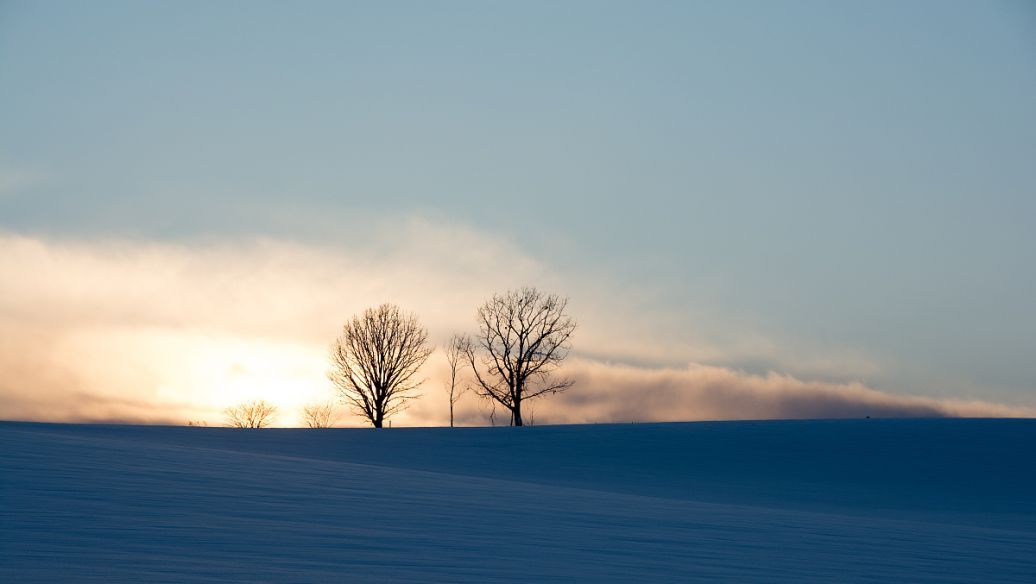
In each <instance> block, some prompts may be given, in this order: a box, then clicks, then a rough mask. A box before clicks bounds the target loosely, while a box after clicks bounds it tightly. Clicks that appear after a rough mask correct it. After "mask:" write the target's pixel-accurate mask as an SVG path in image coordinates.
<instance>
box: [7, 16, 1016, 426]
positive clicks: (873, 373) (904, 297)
mask: <svg viewBox="0 0 1036 584" xmlns="http://www.w3.org/2000/svg"><path fill="white" fill-rule="evenodd" d="M396 223H402V224H404V225H408V226H410V228H409V229H410V231H407V232H406V233H405V234H404V235H403V236H401V237H402V238H404V239H406V238H409V239H413V238H418V239H421V240H426V239H436V238H440V239H441V238H449V237H453V235H451V234H454V233H457V232H460V233H464V234H469V235H470V238H469V239H464V237H468V236H467V235H466V236H464V237H462V238H461V240H460V241H461V244H460V245H469V244H471V242H472V241H475V242H478V243H477V246H483V245H485V246H489V247H492V246H500V249H505V250H508V251H507V253H506V254H503V255H502V256H500V257H499V263H498V264H497V265H495V266H494V267H493V268H492V269H493V270H494V274H495V273H502V274H507V273H508V272H509V270H510V266H508V265H506V263H504V262H506V261H507V259H508V258H512V259H513V258H514V257H519V258H522V259H521V261H528V262H531V263H532V264H534V265H535V266H537V267H536V269H535V270H532V271H531V272H530V271H529V270H528V269H526V268H522V269H520V270H519V269H515V270H514V271H513V273H514V274H520V275H522V276H527V275H530V274H532V275H534V276H535V274H550V276H544V278H543V281H533V282H529V283H532V284H538V285H541V286H542V285H549V286H548V287H556V288H559V291H560V292H563V293H568V294H571V295H572V296H573V302H572V306H573V309H574V311H575V313H576V316H577V317H578V318H579V319H580V321H581V323H582V324H583V325H584V327H583V330H584V331H587V332H586V335H585V336H584V337H583V339H584V341H585V340H586V339H587V338H588V337H589V336H590V335H594V334H596V335H597V336H598V337H602V336H605V335H608V336H610V337H615V336H617V335H623V334H624V333H623V331H624V330H632V329H635V330H636V334H635V335H634V337H635V338H634V340H633V341H631V342H630V344H629V345H622V344H621V343H619V342H618V341H615V339H614V338H612V339H611V342H610V343H606V342H604V341H601V340H598V341H596V342H583V344H582V347H580V344H579V342H578V341H579V339H578V338H577V352H576V354H577V357H580V358H587V359H595V358H596V359H600V360H604V361H607V362H609V363H617V364H627V365H635V366H642V367H670V368H672V367H676V368H679V367H683V366H686V365H687V364H689V363H696V364H704V365H708V366H716V367H724V368H729V369H731V370H734V371H740V372H743V373H746V374H760V375H765V374H767V372H770V371H774V372H778V373H781V374H788V375H794V376H797V377H800V378H804V379H810V380H818V381H823V382H831V383H850V382H859V383H862V384H865V385H866V386H868V387H873V388H878V389H881V390H883V391H887V392H891V393H893V394H904V395H905V394H911V395H919V396H929V397H935V398H959V399H981V400H987V401H992V402H997V403H1003V404H1013V405H1019V406H1026V407H1036V368H1034V367H1033V366H1032V361H1033V357H1034V356H1036V304H1034V299H1036V8H1034V5H1033V4H1032V3H1029V2H1022V1H1019V2H993V1H990V2H972V1H963V2H953V1H944V0H939V1H931V2H926V1H910V2H891V1H889V2H883V1H858V2H829V1H823V2H820V1H818V2H802V1H793V2H701V3H697V2H672V3H669V2H599V1H592V2H544V3H537V2H511V3H503V2H446V3H431V2H377V3H374V2H371V3H364V4H360V3H344V2H329V3H322V2H299V3H284V2H270V3H266V2H251V1H250V2H187V1H178V2H164V3H152V2H141V1H133V2H108V1H104V2H101V1H98V2H11V1H0V234H7V235H8V236H9V237H21V238H31V239H32V240H34V241H40V242H44V243H43V244H44V245H79V246H91V245H101V244H100V243H98V242H112V241H116V242H123V243H124V244H125V243H126V242H131V243H132V242H136V243H139V244H140V245H155V246H159V248H157V249H167V248H162V247H161V246H173V247H174V248H175V249H181V248H182V249H188V250H190V249H198V248H199V246H201V247H202V248H204V246H207V245H216V246H220V245H229V246H234V245H239V244H240V245H243V246H247V245H248V244H247V243H242V242H250V241H255V240H256V238H266V239H269V240H274V241H277V242H282V243H284V242H290V243H292V244H295V245H298V246H302V247H304V248H307V249H308V248H314V249H321V250H331V252H332V253H335V252H340V253H341V254H343V255H346V256H348V255H349V254H350V253H352V251H353V250H356V249H361V248H362V249H363V250H364V251H363V254H364V255H363V257H364V258H366V259H365V261H367V262H369V263H372V264H379V263H382V262H380V258H381V256H379V253H384V254H386V255H387V256H392V258H395V257H396V255H398V254H399V253H400V251H399V250H400V248H398V247H395V244H392V243H386V242H391V241H393V240H394V238H393V236H392V234H393V232H394V230H393V226H394V225H395V224H396ZM414 225H418V227H416V228H414V227H413V226H414ZM415 229H416V231H417V234H416V235H415V231H414V230H415ZM428 230H430V231H428ZM12 241H13V240H12ZM451 241H452V240H451ZM372 242H376V243H372ZM8 243H10V241H9V242H8ZM11 245H14V244H11ZM430 245H431V246H432V247H433V248H435V249H437V250H442V254H443V255H449V254H451V253H453V252H451V248H450V247H449V246H448V245H446V246H443V245H441V244H440V243H434V244H430ZM176 246H181V247H176ZM205 249H209V248H205ZM406 249H410V248H406ZM494 249H496V248H494ZM379 250H380V251H379ZM464 251H465V253H466V252H468V251H470V250H464ZM206 253H207V252H206ZM76 257H78V256H76ZM163 257H164V256H163ZM436 257H437V256H434V255H432V256H430V257H429V258H426V259H427V261H425V262H424V265H426V266H427V265H429V264H431V265H433V266H434V265H435V262H436V261H438V260H437V259H436ZM494 257H496V256H494ZM392 258H388V257H386V258H385V261H384V262H383V263H384V264H385V265H393V266H395V265H397V264H394V263H393V261H394V260H393V259H392ZM483 259H484V258H483ZM84 261H85V260H84ZM444 261H445V260H444ZM480 261H482V260H480ZM447 263H448V262H447ZM489 263H492V262H491V261H490V262H489ZM451 265H452V264H451ZM478 265H479V266H481V265H483V264H481V263H480V264H478ZM443 269H444V270H446V269H447V268H446V267H445V266H444V268H443ZM24 274H25V278H26V279H28V280H32V279H33V278H34V277H35V276H32V275H30V274H28V273H27V272H25V273H24ZM4 277H5V278H12V277H20V276H19V274H17V273H8V274H5V276H4ZM494 278H495V276H494ZM566 278H567V279H566ZM317 280H319V278H317ZM492 281H493V282H494V283H495V282H497V279H492ZM41 282H42V280H41ZM499 282H500V283H501V284H503V285H511V284H515V285H517V284H521V283H525V282H518V281H514V282H512V281H510V280H507V279H506V278H502V279H499ZM588 282H594V283H598V284H599V285H589V284H587V283H588ZM53 285H55V286H56V285H58V284H53ZM416 285H417V286H420V284H416ZM5 286H6V288H5ZM43 286H45V285H44V284H42V283H40V284H39V285H38V286H37V287H36V288H34V289H37V288H40V287H43ZM13 289H14V287H13V286H12V285H11V284H10V281H9V282H8V284H6V285H5V284H4V283H2V282H0V301H4V300H5V298H6V301H7V306H8V310H9V311H13V310H16V309H15V308H11V307H12V306H15V304H13V302H14V301H13V300H11V298H14V297H15V296H17V294H15V292H12V290H13ZM340 292H341V294H342V295H343V297H345V296H348V294H349V287H348V285H345V286H344V289H343V290H341V291H340ZM400 293H401V294H402V292H400ZM26 294H27V293H26ZM612 307H617V308H615V309H612ZM580 309H582V310H580ZM17 310H19V311H22V312H24V311H25V309H23V308H17ZM458 310H459V314H463V315H467V314H468V313H469V312H473V310H474V307H473V306H468V305H464V306H462V307H460V308H459V309H458ZM620 313H621V315H622V318H625V319H626V320H625V321H621V322H620V320H621V319H619V317H617V316H615V317H614V319H613V320H614V321H613V322H609V323H608V324H607V326H606V325H604V324H601V322H603V320H594V319H595V318H598V315H600V318H601V319H604V318H605V316H606V315H609V314H611V315H613V316H614V315H616V314H620ZM340 316H346V315H335V316H334V318H332V319H331V320H333V321H340V320H341V318H339V317H340ZM623 322H626V323H628V325H626V326H624V325H623ZM335 326H337V324H336V325H335ZM454 326H455V327H463V326H469V323H467V322H458V323H457V324H456V325H454ZM332 328H333V327H332ZM605 331H607V332H605ZM239 332H240V331H239ZM267 332H269V331H267ZM449 332H452V331H449V330H442V331H433V336H435V337H436V338H438V337H442V336H444V335H446V334H448V333H449ZM269 334H270V335H271V337H275V336H276V334H275V333H269ZM328 340H329V339H328ZM640 340H644V342H643V343H640ZM649 341H650V342H654V343H656V345H651V346H652V347H655V346H663V347H664V348H665V350H654V349H652V350H646V349H645V350H638V349H637V346H638V343H640V345H642V346H644V347H647V346H648V345H650V342H649ZM645 343H647V344H645Z"/></svg>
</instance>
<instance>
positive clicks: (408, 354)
mask: <svg viewBox="0 0 1036 584" xmlns="http://www.w3.org/2000/svg"><path fill="white" fill-rule="evenodd" d="M427 340H428V331H427V330H425V329H424V328H423V327H421V325H419V324H418V322H417V317H416V316H414V315H413V314H404V313H403V312H402V311H401V310H400V309H399V307H398V306H395V305H393V304H382V305H381V306H379V307H377V308H368V309H367V310H365V311H364V312H363V314H361V315H359V316H354V317H353V318H352V320H350V321H349V322H347V323H345V326H344V327H343V328H342V335H341V336H340V337H339V338H338V339H337V340H336V341H335V342H334V344H332V346H331V369H330V371H328V377H329V378H330V379H331V381H332V382H333V383H334V384H335V386H336V387H337V388H338V393H339V395H340V396H341V397H342V399H343V400H344V401H345V402H346V404H348V405H349V406H350V407H351V408H352V409H353V410H354V411H356V412H357V413H359V414H360V415H362V416H364V417H365V418H367V420H368V421H369V422H370V423H371V425H373V426H374V427H375V428H381V427H382V426H383V425H384V423H385V420H386V419H387V418H388V417H389V416H392V415H393V414H397V413H399V412H401V411H403V410H404V409H406V406H407V404H408V402H409V401H410V400H412V399H414V398H415V397H417V396H416V395H414V393H413V391H414V390H415V389H417V387H418V386H419V385H420V381H415V380H414V376H415V375H417V371H418V369H420V367H421V365H422V364H424V362H425V360H427V359H428V356H429V355H430V354H431V352H432V350H431V349H430V348H429V347H428V346H427Z"/></svg>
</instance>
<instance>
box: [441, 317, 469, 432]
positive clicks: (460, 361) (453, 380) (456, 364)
mask: <svg viewBox="0 0 1036 584" xmlns="http://www.w3.org/2000/svg"><path fill="white" fill-rule="evenodd" d="M466 343H467V340H466V339H465V338H464V337H463V336H461V335H453V337H452V338H450V342H449V343H447V344H446V348H445V353H446V363H447V364H449V366H450V377H449V379H447V380H446V393H447V396H448V397H449V400H450V427H451V428H452V427H453V406H455V405H457V402H458V401H460V398H461V396H463V395H464V393H465V392H466V391H467V387H464V386H459V385H457V375H458V372H459V371H460V368H461V367H463V366H464V348H465V346H466Z"/></svg>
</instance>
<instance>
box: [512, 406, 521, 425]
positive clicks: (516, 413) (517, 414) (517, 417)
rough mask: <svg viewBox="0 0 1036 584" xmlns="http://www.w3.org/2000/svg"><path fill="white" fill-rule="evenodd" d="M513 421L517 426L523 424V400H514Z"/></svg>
mask: <svg viewBox="0 0 1036 584" xmlns="http://www.w3.org/2000/svg"><path fill="white" fill-rule="evenodd" d="M511 422H512V423H513V424H514V425H515V426H521V425H522V402H519V401H516V402H514V407H513V408H511Z"/></svg>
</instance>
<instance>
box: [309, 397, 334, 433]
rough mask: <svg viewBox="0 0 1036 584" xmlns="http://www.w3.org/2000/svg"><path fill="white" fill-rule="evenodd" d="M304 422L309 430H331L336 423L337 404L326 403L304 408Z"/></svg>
mask: <svg viewBox="0 0 1036 584" xmlns="http://www.w3.org/2000/svg"><path fill="white" fill-rule="evenodd" d="M302 420H303V421H304V422H305V423H306V427H308V428H330V427H331V425H332V424H334V421H335V403H334V402H326V403H322V404H310V405H308V406H305V407H303V408H302Z"/></svg>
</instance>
